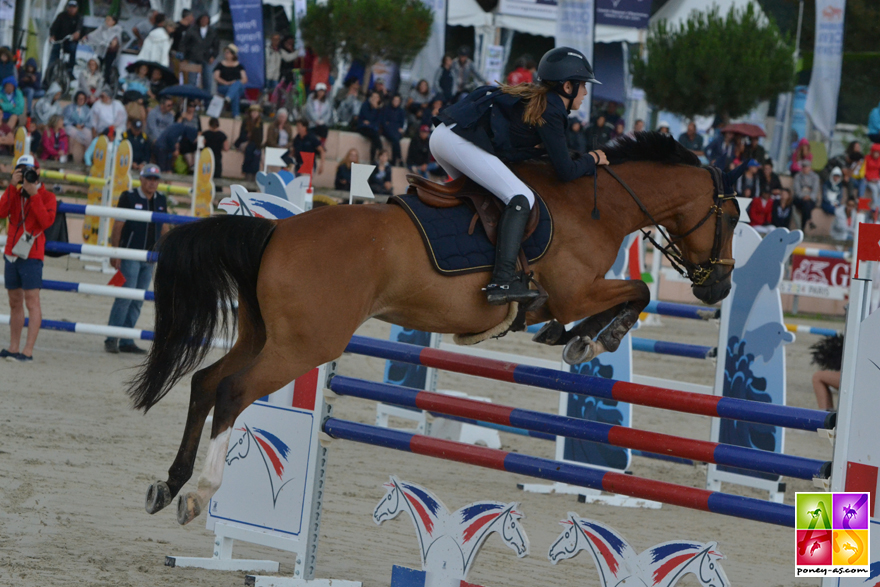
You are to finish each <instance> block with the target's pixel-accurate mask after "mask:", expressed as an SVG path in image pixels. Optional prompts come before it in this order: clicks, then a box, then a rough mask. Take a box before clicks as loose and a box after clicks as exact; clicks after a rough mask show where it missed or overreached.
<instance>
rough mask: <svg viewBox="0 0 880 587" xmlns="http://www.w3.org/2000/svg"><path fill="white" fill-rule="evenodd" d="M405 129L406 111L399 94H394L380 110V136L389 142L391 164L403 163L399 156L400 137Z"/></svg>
mask: <svg viewBox="0 0 880 587" xmlns="http://www.w3.org/2000/svg"><path fill="white" fill-rule="evenodd" d="M404 130H406V111H405V110H404V109H403V106H401V99H400V95H399V94H394V96H392V98H391V102H390V103H389V104H388V105H387V106H385V108H384V110H383V111H382V136H384V137H385V138H386V139H388V142H389V143H391V165H403V159H402V157H401V156H400V139H401V138H403V131H404Z"/></svg>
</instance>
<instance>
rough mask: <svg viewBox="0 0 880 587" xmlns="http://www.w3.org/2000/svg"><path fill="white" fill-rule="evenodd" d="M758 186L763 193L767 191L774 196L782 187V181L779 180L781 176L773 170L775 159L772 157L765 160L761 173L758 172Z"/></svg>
mask: <svg viewBox="0 0 880 587" xmlns="http://www.w3.org/2000/svg"><path fill="white" fill-rule="evenodd" d="M758 188H759V189H760V190H761V193H764V192H767V193H769V194H772V195H773V196H774V197H775V196H777V195H778V194H779V190H780V189H782V182H780V181H779V176H778V175H776V173H775V172H774V171H773V161H771V160H770V159H766V160H765V161H764V165H763V166H762V167H761V171H760V173H758Z"/></svg>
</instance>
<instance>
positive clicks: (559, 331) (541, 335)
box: [532, 320, 565, 346]
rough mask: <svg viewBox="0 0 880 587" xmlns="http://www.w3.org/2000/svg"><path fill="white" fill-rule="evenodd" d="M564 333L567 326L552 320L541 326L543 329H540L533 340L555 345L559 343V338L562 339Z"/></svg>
mask: <svg viewBox="0 0 880 587" xmlns="http://www.w3.org/2000/svg"><path fill="white" fill-rule="evenodd" d="M564 334H565V326H564V325H563V324H560V323H559V322H557V321H556V320H550V321H549V322H547V323H546V324H544V326H542V327H541V330H539V331H538V333H537V334H536V335H535V336H533V337H532V342H539V343H541V344H547V345H550V346H553V345H555V344H558V343H559V339H561V338H562V335H564Z"/></svg>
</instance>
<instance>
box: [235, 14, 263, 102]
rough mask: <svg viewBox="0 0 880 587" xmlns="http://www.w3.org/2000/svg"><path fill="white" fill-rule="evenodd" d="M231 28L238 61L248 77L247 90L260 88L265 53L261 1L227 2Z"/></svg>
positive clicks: (261, 85)
mask: <svg viewBox="0 0 880 587" xmlns="http://www.w3.org/2000/svg"><path fill="white" fill-rule="evenodd" d="M229 10H230V12H231V13H232V28H233V31H234V34H235V44H236V46H237V47H238V59H239V61H241V64H242V65H243V66H244V69H245V71H246V72H247V77H248V83H247V87H248V88H262V87H263V86H264V85H265V83H266V66H265V58H266V55H265V51H264V49H263V46H264V42H265V41H264V39H263V2H262V1H261V0H229Z"/></svg>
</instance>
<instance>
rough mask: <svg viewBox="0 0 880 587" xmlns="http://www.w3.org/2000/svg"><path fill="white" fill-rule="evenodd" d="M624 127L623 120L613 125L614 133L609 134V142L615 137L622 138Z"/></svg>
mask: <svg viewBox="0 0 880 587" xmlns="http://www.w3.org/2000/svg"><path fill="white" fill-rule="evenodd" d="M625 128H626V127H625V125H624V123H623V119H622V118H621V119H619V120H618V121H617V124H615V125H614V132H612V133H611V140H612V141H613V140H614V139H616V138H617V137H622V136H623V135H625V134H626V130H625Z"/></svg>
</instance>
